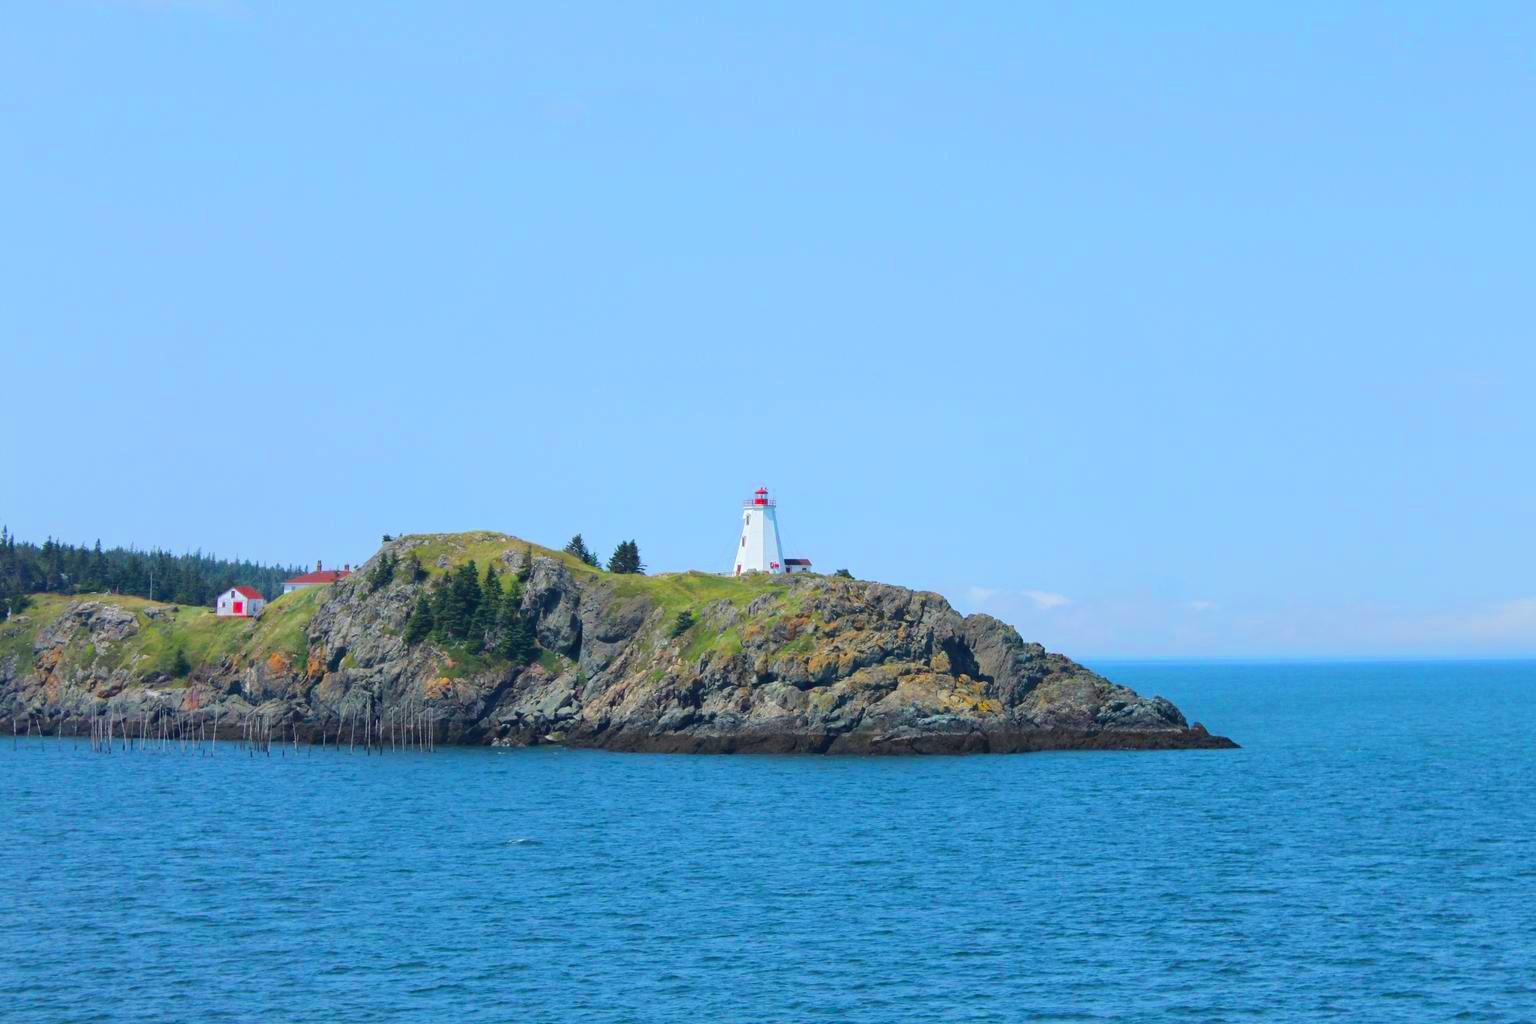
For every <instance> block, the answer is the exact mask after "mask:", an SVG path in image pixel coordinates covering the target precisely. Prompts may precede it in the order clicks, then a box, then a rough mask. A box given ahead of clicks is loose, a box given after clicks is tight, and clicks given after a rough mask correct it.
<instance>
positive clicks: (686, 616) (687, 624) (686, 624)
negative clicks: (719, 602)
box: [672, 608, 697, 638]
mask: <svg viewBox="0 0 1536 1024" xmlns="http://www.w3.org/2000/svg"><path fill="white" fill-rule="evenodd" d="M695 621H697V620H696V619H694V617H693V612H691V611H689V610H688V609H687V608H684V609H683V610H682V611H680V612H678V613H677V618H676V619H673V620H672V636H673V637H674V638H676V637H680V636H682V635H683V634H684V633H686V632H688V631H689V630H690V629H692V628H693V624H694V622H695Z"/></svg>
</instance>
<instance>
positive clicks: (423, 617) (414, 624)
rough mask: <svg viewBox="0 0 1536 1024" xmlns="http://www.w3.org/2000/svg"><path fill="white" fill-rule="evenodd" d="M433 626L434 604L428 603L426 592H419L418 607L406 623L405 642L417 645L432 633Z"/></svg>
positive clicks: (413, 610)
mask: <svg viewBox="0 0 1536 1024" xmlns="http://www.w3.org/2000/svg"><path fill="white" fill-rule="evenodd" d="M432 628H433V623H432V606H431V605H430V604H428V603H427V595H426V594H417V595H416V607H415V608H413V609H411V617H410V618H409V619H408V620H406V623H405V642H406V643H407V644H410V645H411V646H412V647H415V646H416V645H417V644H419V643H421V642H422V641H423V640H425V639H426V638H427V637H428V636H430V635H431V634H432Z"/></svg>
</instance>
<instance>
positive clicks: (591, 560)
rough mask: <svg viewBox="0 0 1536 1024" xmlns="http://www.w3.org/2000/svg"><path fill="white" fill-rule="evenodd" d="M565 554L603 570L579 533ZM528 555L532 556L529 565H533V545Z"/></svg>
mask: <svg viewBox="0 0 1536 1024" xmlns="http://www.w3.org/2000/svg"><path fill="white" fill-rule="evenodd" d="M565 553H566V554H568V555H575V556H576V557H577V558H579V559H581V560H582V561H583V562H586V563H587V564H588V565H591V566H596V567H598V568H601V563H599V562H598V560H597V553H596V552H594V551H589V550H588V549H587V542H586V541H584V540H582V539H581V534H579V533H578V534H577V535H576V536H574V537H572V538H571V542H570V543H569V544H567V545H566V546H565ZM528 554H529V556H530V557H529V564H530V565H532V564H533V559H532V555H533V548H532V546H531V545H530V546H529V548H528Z"/></svg>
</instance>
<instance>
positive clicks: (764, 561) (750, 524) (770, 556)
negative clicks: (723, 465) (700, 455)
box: [731, 487, 811, 576]
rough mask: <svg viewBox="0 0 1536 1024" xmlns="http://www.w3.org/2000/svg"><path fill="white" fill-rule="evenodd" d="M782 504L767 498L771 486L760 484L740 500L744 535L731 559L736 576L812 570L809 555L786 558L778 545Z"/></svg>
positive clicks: (742, 534) (742, 533)
mask: <svg viewBox="0 0 1536 1024" xmlns="http://www.w3.org/2000/svg"><path fill="white" fill-rule="evenodd" d="M778 505H779V503H778V502H776V501H774V500H773V499H772V498H770V497H768V488H766V487H759V488H758V489H757V490H756V491H753V492H752V497H750V498H748V499H747V500H746V501H744V502H742V503H741V538H740V539H739V540H738V541H737V543H736V558H735V561H733V562H732V565H733V566H734V570H733V572H732V573H731V575H733V576H740V575H741V574H742V573H748V572H767V573H786V572H810V571H811V562H810V559H807V558H785V557H784V551H783V548H782V547H780V545H779V507H778Z"/></svg>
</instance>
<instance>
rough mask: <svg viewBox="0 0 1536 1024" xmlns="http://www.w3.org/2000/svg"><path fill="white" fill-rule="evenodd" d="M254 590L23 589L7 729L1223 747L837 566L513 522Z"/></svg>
mask: <svg viewBox="0 0 1536 1024" xmlns="http://www.w3.org/2000/svg"><path fill="white" fill-rule="evenodd" d="M259 611H260V614H259V615H257V616H247V617H228V616H224V615H219V614H216V612H215V610H214V609H212V608H193V607H187V606H176V605H169V604H164V603H155V602H151V601H147V600H144V599H142V598H137V597H127V596H118V595H111V594H92V595H85V594H75V595H68V596H66V595H57V594H42V595H36V596H35V597H34V598H33V599H32V601H31V604H30V606H29V607H28V608H27V609H26V611H25V612H24V613H21V614H17V615H13V616H12V617H11V618H10V619H9V620H8V621H6V622H4V623H0V715H3V716H4V720H3V721H0V730H5V731H12V732H20V731H22V730H25V731H26V732H27V733H31V734H37V735H84V734H86V733H87V732H90V733H92V734H99V733H101V732H102V731H103V728H104V726H105V729H106V730H108V731H109V734H110V730H113V729H115V730H117V732H118V734H119V735H121V736H125V737H127V738H128V739H129V740H132V738H133V737H134V736H135V735H137V736H138V737H139V738H140V739H141V740H143V739H144V738H145V737H151V738H153V737H164V736H167V735H171V734H174V735H179V736H182V737H186V736H188V735H191V736H194V737H196V738H197V739H198V740H199V741H207V740H210V739H211V738H213V737H215V736H217V737H219V738H221V739H236V738H241V737H244V738H247V739H249V738H251V737H253V736H255V737H263V738H264V742H266V743H268V744H270V743H273V742H277V743H293V744H300V743H307V744H340V745H342V746H348V747H350V748H352V749H356V748H357V747H358V745H359V744H362V745H364V746H365V747H372V748H376V749H381V750H383V749H390V750H393V749H400V748H403V747H407V746H411V747H421V746H424V745H445V744H469V745H497V746H531V745H537V744H565V745H568V746H573V747H596V748H604V749H609V750H622V751H652V752H668V753H684V752H686V753H781V754H789V753H825V754H909V753H926V754H940V753H981V752H993V753H1010V752H1023V751H1041V750H1075V749H1098V750H1105V749H1114V750H1142V749H1181V748H1230V747H1235V746H1236V744H1235V743H1233V742H1232V741H1231V740H1229V739H1227V738H1225V737H1222V736H1217V735H1214V734H1212V733H1210V732H1208V731H1207V730H1206V729H1205V728H1203V727H1202V726H1201V725H1199V724H1194V725H1191V724H1189V723H1188V722H1187V721H1186V720H1185V718H1184V716H1183V714H1181V713H1180V711H1179V710H1178V709H1177V708H1176V707H1174V706H1173V704H1171V703H1170V702H1169V701H1167V700H1165V699H1163V698H1161V697H1142V696H1139V695H1138V694H1136V693H1134V692H1133V691H1131V690H1129V689H1127V688H1126V687H1124V686H1120V685H1117V684H1115V683H1113V682H1111V681H1109V680H1108V679H1105V678H1104V677H1103V676H1100V675H1098V674H1097V673H1095V672H1092V671H1090V670H1088V669H1087V668H1084V667H1083V666H1082V665H1079V664H1077V663H1075V662H1073V661H1071V660H1070V659H1068V658H1066V657H1063V656H1062V655H1059V654H1053V653H1050V652H1047V651H1046V650H1045V649H1044V648H1043V647H1041V646H1040V645H1039V644H1034V643H1027V642H1025V641H1024V640H1023V639H1022V638H1021V637H1020V635H1019V633H1018V632H1017V631H1016V630H1015V629H1014V628H1013V627H1012V626H1009V625H1007V624H1006V623H1003V622H1000V621H999V620H997V619H995V618H992V617H991V616H988V615H980V614H977V615H966V616H962V615H960V614H959V613H958V612H956V611H955V610H954V609H953V608H951V607H950V605H949V603H948V602H947V601H945V600H944V598H942V597H941V596H939V595H938V594H934V593H928V592H923V591H914V590H909V589H906V588H903V587H898V586H892V585H888V584H883V583H875V582H869V581H864V580H857V579H852V578H846V577H842V576H835V575H834V576H823V575H817V574H815V573H795V574H783V575H772V574H767V573H749V574H746V575H742V576H716V575H711V574H707V573H699V572H687V573H663V574H657V575H643V574H640V573H611V572H604V571H602V570H600V569H598V568H596V567H594V566H592V565H590V564H589V563H588V562H586V561H584V560H582V559H580V558H577V557H575V556H573V555H571V554H568V553H566V552H561V551H554V550H551V549H548V548H544V547H540V546H539V545H536V544H532V543H530V542H528V541H524V540H521V539H519V538H517V537H514V536H511V535H508V534H502V533H492V532H473V533H457V534H421V535H411V536H404V537H399V538H395V539H391V540H388V541H387V542H386V543H384V545H383V546H382V547H381V548H380V550H379V551H378V552H377V553H376V554H375V555H374V556H373V558H371V559H370V560H369V561H368V562H366V563H364V564H363V565H362V566H360V567H358V569H357V570H356V571H355V572H353V573H351V574H350V575H346V576H342V577H340V578H337V579H336V580H335V582H334V583H331V584H330V585H326V586H313V587H306V588H304V589H298V590H294V591H293V592H292V593H287V594H283V595H282V596H280V597H277V598H276V599H275V600H273V601H271V602H270V603H267V604H265V605H264V607H261V608H260V609H259Z"/></svg>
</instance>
